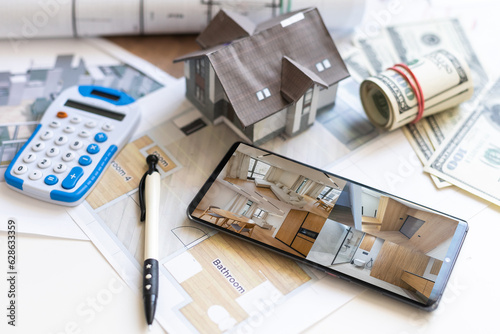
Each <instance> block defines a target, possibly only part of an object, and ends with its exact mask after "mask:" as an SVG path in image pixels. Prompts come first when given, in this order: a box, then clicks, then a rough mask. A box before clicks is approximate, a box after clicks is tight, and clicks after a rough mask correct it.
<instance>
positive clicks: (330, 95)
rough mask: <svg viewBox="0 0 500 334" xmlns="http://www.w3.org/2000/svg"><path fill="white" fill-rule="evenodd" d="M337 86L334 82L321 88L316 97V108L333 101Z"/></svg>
mask: <svg viewBox="0 0 500 334" xmlns="http://www.w3.org/2000/svg"><path fill="white" fill-rule="evenodd" d="M337 87H338V85H337V84H335V85H333V86H331V87H330V88H328V89H323V90H320V91H319V94H318V95H319V98H318V104H317V108H318V109H321V108H323V107H325V106H327V105H329V104H332V103H333V102H335V97H336V96H337ZM313 98H314V97H313Z"/></svg>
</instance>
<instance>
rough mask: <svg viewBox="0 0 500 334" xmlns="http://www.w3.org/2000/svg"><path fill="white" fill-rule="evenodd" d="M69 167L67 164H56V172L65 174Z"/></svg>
mask: <svg viewBox="0 0 500 334" xmlns="http://www.w3.org/2000/svg"><path fill="white" fill-rule="evenodd" d="M67 168H68V167H67V166H66V165H65V164H56V165H55V166H54V172H56V173H64V172H65V171H66V169H67Z"/></svg>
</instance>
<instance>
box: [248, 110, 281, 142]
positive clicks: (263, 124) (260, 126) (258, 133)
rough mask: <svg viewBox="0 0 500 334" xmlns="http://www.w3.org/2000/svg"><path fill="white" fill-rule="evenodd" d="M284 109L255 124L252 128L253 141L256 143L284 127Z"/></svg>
mask: <svg viewBox="0 0 500 334" xmlns="http://www.w3.org/2000/svg"><path fill="white" fill-rule="evenodd" d="M285 124H286V109H283V110H281V111H278V112H277V113H275V114H273V115H271V116H269V117H267V118H266V119H263V120H262V121H260V122H257V123H255V124H254V126H253V140H254V141H257V140H259V139H261V138H264V137H265V136H267V135H270V134H271V133H273V132H276V131H278V130H280V129H282V128H284V127H285Z"/></svg>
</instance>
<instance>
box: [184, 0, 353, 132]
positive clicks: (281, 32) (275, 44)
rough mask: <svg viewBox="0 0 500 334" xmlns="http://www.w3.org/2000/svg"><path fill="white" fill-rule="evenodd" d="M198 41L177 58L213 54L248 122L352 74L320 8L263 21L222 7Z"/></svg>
mask: <svg viewBox="0 0 500 334" xmlns="http://www.w3.org/2000/svg"><path fill="white" fill-rule="evenodd" d="M197 42H198V43H199V44H200V45H201V46H202V48H203V50H200V51H195V52H192V53H190V54H187V55H185V56H182V57H180V58H177V59H176V60H175V62H179V61H184V60H189V59H196V58H201V57H205V56H206V57H208V59H209V61H210V63H211V65H212V67H213V69H214V71H215V73H216V75H217V77H218V78H219V80H220V82H221V84H222V87H223V89H224V91H225V93H226V95H227V98H228V100H229V103H230V104H231V105H232V107H233V109H234V111H235V113H236V115H237V117H238V118H239V120H240V121H241V123H242V125H243V126H244V127H247V126H250V125H252V124H254V123H256V122H258V121H260V120H262V119H264V118H266V117H268V116H270V115H272V114H274V113H276V112H278V111H280V110H283V109H284V108H286V107H287V106H289V105H290V104H292V103H295V102H297V101H298V99H300V97H301V96H303V95H304V93H305V92H306V91H307V89H309V88H310V87H311V86H312V85H313V84H314V83H315V84H318V85H320V86H322V87H329V86H331V85H334V84H336V83H337V82H338V81H340V80H342V79H344V78H346V77H348V76H349V72H348V71H347V68H346V66H345V64H344V62H343V61H342V58H341V57H340V55H339V53H338V51H337V48H336V47H335V44H334V42H333V40H332V38H331V37H330V34H329V33H328V30H327V29H326V27H325V25H324V23H323V20H322V19H321V15H320V14H319V12H318V10H317V9H316V8H307V9H303V10H300V11H296V12H292V13H287V14H285V15H281V16H278V17H275V18H273V19H271V20H269V21H265V22H263V23H261V24H258V25H255V24H253V23H252V22H251V21H250V20H249V19H248V18H246V17H244V16H241V15H238V14H235V13H232V12H229V11H226V10H221V11H220V12H219V13H218V14H217V15H216V16H215V17H214V18H213V20H212V21H211V22H210V23H209V25H208V26H207V27H206V28H205V30H204V31H203V32H202V33H201V34H200V35H199V36H198V39H197Z"/></svg>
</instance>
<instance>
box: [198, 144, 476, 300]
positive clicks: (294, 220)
mask: <svg viewBox="0 0 500 334" xmlns="http://www.w3.org/2000/svg"><path fill="white" fill-rule="evenodd" d="M188 214H189V216H190V218H191V219H194V220H196V221H198V222H202V223H204V224H208V225H210V226H213V227H215V228H217V229H219V230H223V231H225V232H229V233H232V234H235V235H238V236H241V237H243V238H245V239H249V240H252V241H255V242H257V243H259V244H261V245H264V246H265V247H267V248H271V249H273V250H276V251H278V252H280V253H285V254H287V255H289V256H292V257H293V258H295V259H298V260H302V261H305V262H307V263H309V264H311V265H313V266H316V267H319V268H321V269H324V270H325V271H327V272H328V273H331V274H334V275H338V276H341V277H343V278H348V279H349V280H351V281H354V282H357V283H361V284H363V285H365V286H369V287H372V288H375V289H376V290H379V291H381V292H383V293H384V294H388V295H391V296H393V297H396V298H397V299H400V300H403V301H406V302H410V303H411V304H415V305H417V306H420V307H422V308H426V309H433V308H435V307H436V306H437V301H438V300H439V299H440V297H441V295H442V292H443V290H444V287H445V285H446V282H447V280H448V277H449V275H450V272H451V269H452V267H453V264H454V262H455V259H456V257H457V255H458V252H459V250H460V247H461V244H462V242H463V239H464V237H465V234H466V231H467V224H466V223H465V222H463V221H461V220H459V219H457V218H453V217H450V216H447V215H445V214H442V213H439V212H437V211H434V210H431V209H429V208H426V207H423V206H420V205H417V204H415V203H412V202H409V201H406V200H404V199H402V198H399V197H396V196H392V195H389V194H387V193H384V192H381V191H378V190H376V189H373V188H370V187H367V186H363V185H361V184H359V183H356V182H355V181H351V180H347V179H344V178H342V177H339V176H336V175H334V174H331V173H328V172H325V171H321V170H319V169H316V168H313V167H310V166H307V165H304V164H301V163H298V162H295V161H292V160H290V159H287V158H284V157H282V156H279V155H276V154H273V153H271V152H268V151H265V150H262V149H259V148H256V147H253V146H250V145H247V144H243V143H237V144H235V145H234V146H233V148H232V149H231V150H230V151H229V152H228V154H227V155H226V157H225V158H224V160H223V161H222V162H221V164H220V165H219V166H218V167H217V169H216V170H215V172H214V173H213V175H212V176H211V177H210V178H209V180H208V181H207V183H206V184H205V186H204V187H203V188H202V190H201V191H200V193H199V194H198V195H197V196H196V198H195V199H194V200H193V202H192V203H191V205H190V207H189V209H188Z"/></svg>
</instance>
